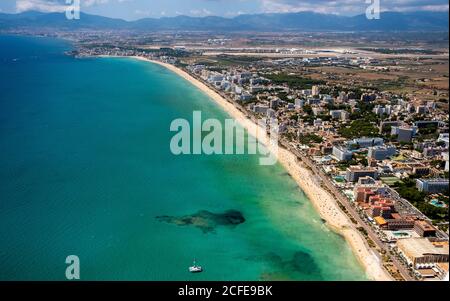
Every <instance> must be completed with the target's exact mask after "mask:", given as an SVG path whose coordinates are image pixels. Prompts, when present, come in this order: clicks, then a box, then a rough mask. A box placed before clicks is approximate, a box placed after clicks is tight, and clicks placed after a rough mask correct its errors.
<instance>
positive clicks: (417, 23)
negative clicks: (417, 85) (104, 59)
mask: <svg viewBox="0 0 450 301" xmlns="http://www.w3.org/2000/svg"><path fill="white" fill-rule="evenodd" d="M448 18H449V15H448V12H424V11H421V12H410V13H400V12H384V13H381V18H380V19H379V20H368V19H367V18H366V16H365V15H357V16H351V17H350V16H338V15H332V14H320V13H314V12H299V13H277V14H253V15H239V16H236V17H234V18H224V17H214V16H207V17H189V16H176V17H164V18H159V19H155V18H144V19H140V20H136V21H125V20H121V19H114V18H108V17H102V16H97V15H90V14H85V13H82V14H81V16H80V19H79V20H68V19H67V18H66V17H65V14H64V13H42V12H36V11H28V12H23V13H19V14H5V13H0V29H30V28H35V29H44V28H46V29H57V30H76V29H130V30H145V31H157V30H201V31H272V32H273V31H448V28H449V19H448Z"/></svg>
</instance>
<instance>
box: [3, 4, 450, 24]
mask: <svg viewBox="0 0 450 301" xmlns="http://www.w3.org/2000/svg"><path fill="white" fill-rule="evenodd" d="M67 1H69V2H70V1H73V0H67ZM80 1H81V7H82V8H81V9H82V11H83V12H85V13H91V14H98V15H104V16H109V17H118V18H123V19H128V20H131V19H139V18H145V17H153V18H158V17H164V16H176V15H189V16H207V15H216V16H224V17H232V16H236V15H238V14H251V13H263V12H299V11H315V12H322V13H333V14H341V15H355V14H362V13H364V12H365V9H366V7H367V6H368V4H366V1H375V0H80ZM380 1H381V9H382V10H391V11H392V10H395V11H418V10H427V11H448V7H449V5H448V0H380ZM65 5H66V0H0V12H8V13H13V12H22V11H27V10H40V11H62V10H64V6H65Z"/></svg>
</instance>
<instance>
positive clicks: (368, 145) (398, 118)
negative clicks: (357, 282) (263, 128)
mask: <svg viewBox="0 0 450 301" xmlns="http://www.w3.org/2000/svg"><path fill="white" fill-rule="evenodd" d="M76 55H78V56H92V55H120V56H141V57H146V58H149V59H154V60H159V61H162V62H165V63H169V64H174V65H176V66H177V67H179V68H183V69H184V70H185V71H187V72H188V73H189V74H191V75H192V76H194V77H195V78H197V79H199V80H201V81H203V82H204V83H205V84H207V85H208V86H209V87H210V88H211V89H214V90H215V91H217V92H218V93H219V94H220V95H222V96H223V97H224V98H225V99H227V100H228V101H229V102H231V103H233V104H235V105H236V106H238V107H239V108H240V109H242V110H244V111H245V112H246V113H247V115H248V116H252V117H255V118H265V119H266V120H267V121H268V124H269V121H270V119H277V121H278V124H279V132H280V134H281V135H280V143H281V144H282V145H283V146H285V147H288V148H290V149H291V150H292V151H293V152H294V153H299V154H302V155H304V158H299V160H303V161H304V162H307V163H308V164H309V162H312V163H311V164H313V166H314V169H313V170H317V172H319V173H320V174H321V175H323V180H324V181H326V183H327V185H328V187H331V188H332V190H333V192H334V191H336V194H337V195H338V197H337V200H338V202H339V203H340V205H341V206H342V209H343V210H344V212H346V213H347V214H349V216H350V218H351V219H353V220H354V218H355V217H356V216H355V215H353V216H352V215H351V214H350V213H349V212H348V210H345V208H351V209H352V211H354V212H356V213H355V214H357V217H358V219H361V220H363V222H364V224H365V225H364V227H360V229H361V232H362V234H363V235H364V236H365V238H366V239H367V242H368V243H369V245H372V246H373V248H374V250H375V251H377V252H379V253H380V256H381V258H382V259H383V261H384V263H383V264H384V265H385V267H386V268H387V270H388V271H389V272H390V273H391V275H392V276H393V277H394V278H395V279H407V280H412V279H417V280H425V279H443V278H444V277H445V276H446V275H448V261H449V244H448V205H449V187H448V186H449V180H448V172H449V154H448V153H449V134H448V133H449V131H448V130H449V128H448V115H447V113H446V112H443V111H442V110H440V109H438V108H437V106H436V103H434V102H430V101H423V100H421V99H405V98H402V96H401V95H392V94H388V93H385V92H383V91H379V90H370V89H365V90H362V89H349V88H348V87H346V88H341V89H339V88H336V87H332V86H330V85H327V83H309V82H307V83H304V82H301V81H295V80H296V78H295V76H292V75H289V74H285V73H283V68H282V67H281V68H280V67H279V65H283V64H285V63H286V62H287V61H284V62H281V61H272V64H273V65H275V66H276V67H274V68H257V67H255V66H251V67H249V66H234V65H233V66H220V67H218V66H211V65H207V64H202V63H196V62H191V63H185V60H184V58H185V57H186V56H187V57H188V56H189V55H188V54H185V53H183V55H182V56H177V55H175V56H174V55H173V53H172V52H170V53H167V51H164V50H161V51H152V52H151V53H147V52H142V51H137V50H129V49H128V50H121V49H110V48H108V49H82V50H79V51H78V52H77V53H76ZM295 60H298V58H296V59H295ZM308 60H309V61H310V60H312V59H311V58H309V59H308ZM354 63H357V62H354ZM360 63H361V62H360ZM364 64H369V65H370V61H367V62H366V61H364ZM360 65H361V64H360ZM299 157H301V156H299ZM341 200H342V201H341ZM348 206H349V207H348ZM368 231H369V232H370V233H367V232H368ZM372 235H375V236H372ZM370 237H376V241H375V242H374V239H371V238H370ZM392 266H394V267H395V268H396V269H395V268H394V269H392V268H388V267H392Z"/></svg>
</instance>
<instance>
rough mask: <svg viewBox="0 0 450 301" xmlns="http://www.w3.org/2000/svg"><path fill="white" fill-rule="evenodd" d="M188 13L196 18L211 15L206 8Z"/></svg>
mask: <svg viewBox="0 0 450 301" xmlns="http://www.w3.org/2000/svg"><path fill="white" fill-rule="evenodd" d="M189 13H190V14H191V15H193V16H196V17H204V16H211V15H212V14H213V13H212V12H211V11H209V10H207V9H206V8H202V9H191V10H190V11H189Z"/></svg>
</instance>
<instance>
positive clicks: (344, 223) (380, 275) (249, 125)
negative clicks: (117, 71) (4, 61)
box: [101, 56, 393, 281]
mask: <svg viewBox="0 0 450 301" xmlns="http://www.w3.org/2000/svg"><path fill="white" fill-rule="evenodd" d="M101 57H113V56H101ZM129 58H133V59H136V60H140V61H145V62H150V63H154V64H157V65H160V66H162V67H164V68H166V69H168V70H170V71H172V72H174V73H176V74H177V75H178V76H180V77H182V78H184V79H185V80H187V81H189V82H190V83H191V84H192V85H194V86H195V87H197V88H198V89H200V90H201V91H202V92H203V93H205V94H206V95H207V96H208V97H209V98H211V99H212V100H213V101H214V102H215V103H216V104H218V105H219V106H220V107H221V108H222V109H223V110H224V111H225V112H226V113H227V114H228V115H230V116H231V117H232V118H233V119H235V120H237V121H238V122H239V123H240V124H241V125H242V126H243V127H244V128H245V129H247V131H248V133H249V134H250V135H253V136H254V137H261V136H263V137H262V138H263V139H264V140H265V141H263V143H264V144H265V145H266V146H267V143H265V142H266V141H268V137H267V135H265V132H264V131H263V130H262V129H260V127H259V126H258V125H257V124H255V123H254V122H253V121H252V120H251V119H249V118H248V117H247V116H246V115H245V114H244V113H243V112H241V111H240V110H239V109H238V108H237V107H235V106H234V105H233V104H232V103H230V102H228V101H227V100H226V99H225V98H223V97H222V96H221V95H219V94H218V93H217V92H216V91H214V90H212V89H211V88H210V87H208V86H207V85H206V84H204V83H203V82H201V81H199V80H198V79H196V78H194V77H193V76H191V75H190V74H188V73H187V72H185V71H184V70H182V69H180V68H177V67H175V66H173V65H170V64H167V63H163V62H160V61H155V60H150V59H147V58H143V57H138V56H131V57H129ZM257 133H258V134H257ZM261 133H263V135H261ZM268 148H269V150H271V151H272V149H271V147H270V146H269V147H268ZM272 153H274V154H275V155H276V156H277V160H278V162H279V163H280V164H281V165H282V166H283V167H284V168H285V169H286V170H287V171H288V173H289V175H290V176H291V177H292V178H293V179H294V181H295V182H296V183H297V185H298V186H299V187H300V188H301V189H302V190H303V191H304V193H305V194H306V196H307V197H308V199H309V200H310V202H311V203H312V205H313V206H314V208H315V209H316V211H317V212H318V213H319V215H320V217H321V218H322V219H324V220H325V221H326V225H327V226H328V227H329V228H330V229H331V230H332V231H334V232H336V233H337V234H340V235H341V236H343V238H344V239H345V240H346V242H347V243H348V244H349V246H350V247H351V249H352V251H353V253H354V255H355V256H356V258H357V259H358V261H359V262H360V264H361V265H362V266H363V268H364V269H365V272H366V274H367V276H368V277H369V279H371V280H377V281H391V280H393V279H392V278H391V276H390V275H389V274H388V273H387V272H386V271H385V270H384V269H383V267H382V263H381V262H380V261H379V259H378V257H377V256H376V255H375V254H374V253H373V252H374V251H373V250H372V249H371V248H370V246H368V244H367V242H366V240H365V238H363V237H362V235H361V233H360V232H359V231H358V230H357V229H356V227H355V226H354V225H353V223H352V222H351V220H350V219H349V217H348V216H347V215H346V214H345V213H344V212H343V211H342V210H341V209H340V208H339V206H338V204H337V202H336V201H335V199H334V198H333V196H332V195H331V194H330V193H329V192H328V191H326V190H325V189H323V188H322V187H321V186H320V185H319V184H318V183H317V182H316V181H315V178H316V176H315V175H314V174H313V173H312V172H311V171H310V170H308V169H307V168H306V167H304V166H303V164H302V163H301V162H298V160H297V157H296V156H295V155H294V154H293V153H291V152H290V151H289V150H287V149H285V148H284V147H282V146H279V147H278V152H273V151H272Z"/></svg>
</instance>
